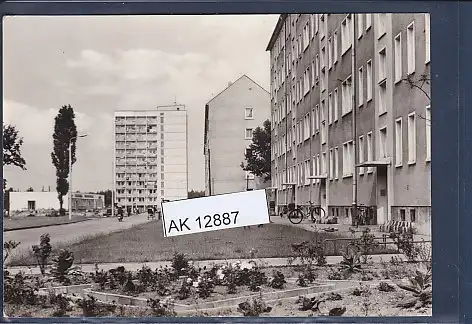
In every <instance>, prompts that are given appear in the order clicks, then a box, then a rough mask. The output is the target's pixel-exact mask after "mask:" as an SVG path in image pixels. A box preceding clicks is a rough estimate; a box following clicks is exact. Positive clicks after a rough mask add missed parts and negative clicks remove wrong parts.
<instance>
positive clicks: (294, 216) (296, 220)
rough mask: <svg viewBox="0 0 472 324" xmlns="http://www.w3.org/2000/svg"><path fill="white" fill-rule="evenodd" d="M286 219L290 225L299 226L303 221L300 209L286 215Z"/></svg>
mask: <svg viewBox="0 0 472 324" xmlns="http://www.w3.org/2000/svg"><path fill="white" fill-rule="evenodd" d="M288 219H289V220H290V222H291V223H292V224H300V223H301V222H302V220H303V213H302V212H301V210H300V209H294V210H292V211H290V213H288Z"/></svg>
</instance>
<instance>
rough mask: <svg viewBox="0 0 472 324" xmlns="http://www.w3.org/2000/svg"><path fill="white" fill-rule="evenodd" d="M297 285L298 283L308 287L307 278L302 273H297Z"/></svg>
mask: <svg viewBox="0 0 472 324" xmlns="http://www.w3.org/2000/svg"><path fill="white" fill-rule="evenodd" d="M297 285H299V286H300V287H308V279H307V278H306V277H305V275H304V274H303V273H299V274H298V278H297Z"/></svg>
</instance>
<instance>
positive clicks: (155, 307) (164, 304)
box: [147, 298, 176, 317]
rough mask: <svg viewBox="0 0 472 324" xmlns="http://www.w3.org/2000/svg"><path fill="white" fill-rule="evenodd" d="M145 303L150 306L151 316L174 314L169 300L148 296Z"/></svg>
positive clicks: (170, 315) (169, 315)
mask: <svg viewBox="0 0 472 324" xmlns="http://www.w3.org/2000/svg"><path fill="white" fill-rule="evenodd" d="M147 305H148V307H150V308H151V311H152V316H155V317H164V316H165V317H172V316H175V315H176V313H175V310H174V305H173V303H172V301H171V300H164V301H161V300H160V299H153V298H149V299H148V300H147Z"/></svg>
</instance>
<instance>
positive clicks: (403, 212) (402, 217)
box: [400, 209, 406, 222]
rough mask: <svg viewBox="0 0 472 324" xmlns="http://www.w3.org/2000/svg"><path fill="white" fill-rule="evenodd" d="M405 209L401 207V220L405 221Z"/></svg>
mask: <svg viewBox="0 0 472 324" xmlns="http://www.w3.org/2000/svg"><path fill="white" fill-rule="evenodd" d="M405 218H406V217H405V210H404V209H400V221H402V222H404V221H405Z"/></svg>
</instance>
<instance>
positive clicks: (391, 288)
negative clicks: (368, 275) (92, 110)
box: [378, 282, 395, 292]
mask: <svg viewBox="0 0 472 324" xmlns="http://www.w3.org/2000/svg"><path fill="white" fill-rule="evenodd" d="M378 288H379V291H383V292H392V291H395V287H394V286H392V285H390V284H389V283H388V282H381V283H380V284H379V287H378Z"/></svg>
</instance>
